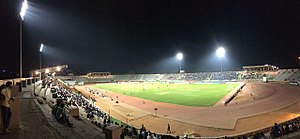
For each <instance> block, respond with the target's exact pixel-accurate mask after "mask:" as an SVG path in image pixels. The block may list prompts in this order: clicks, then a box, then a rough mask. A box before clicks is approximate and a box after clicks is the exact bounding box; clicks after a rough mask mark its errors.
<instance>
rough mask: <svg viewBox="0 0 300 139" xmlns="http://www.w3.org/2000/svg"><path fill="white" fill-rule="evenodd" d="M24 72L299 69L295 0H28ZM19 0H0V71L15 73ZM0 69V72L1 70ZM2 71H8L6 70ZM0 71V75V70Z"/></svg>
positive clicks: (299, 5)
mask: <svg viewBox="0 0 300 139" xmlns="http://www.w3.org/2000/svg"><path fill="white" fill-rule="evenodd" d="M28 2H29V9H28V11H27V14H26V16H25V20H24V23H23V29H24V30H23V35H24V39H23V41H24V46H23V49H24V51H23V55H24V56H23V61H24V64H23V65H24V73H28V71H29V70H32V69H37V68H39V47H40V44H41V43H44V45H45V49H44V52H43V67H45V66H52V65H59V64H68V65H69V67H70V69H71V70H74V71H75V72H77V73H86V72H91V71H111V72H113V73H132V72H134V73H154V72H177V71H178V70H179V61H178V60H176V58H175V55H176V53H177V52H179V51H180V52H182V53H183V54H184V59H183V61H182V67H183V69H185V70H186V72H199V71H218V70H219V67H220V60H219V59H218V58H216V56H215V50H216V49H217V47H218V46H219V45H221V46H224V48H225V49H226V58H225V59H223V60H222V62H223V65H224V69H225V70H238V69H241V68H242V66H244V65H258V64H273V65H276V66H279V67H280V68H293V67H299V65H300V64H299V63H300V61H297V57H298V56H300V1H299V0H251V1H250V0H240V1H224V0H220V1H214V0H207V1H204V0H203V1H202V0H180V1H176V0H166V1H165V0H157V1H155V0H148V1H144V0H63V1H62V0H29V1H28ZM20 6H21V1H18V0H1V1H0V27H1V29H0V46H1V48H0V50H1V54H0V59H1V61H0V63H1V64H0V65H1V66H0V69H1V70H2V69H5V70H7V72H10V71H11V72H13V74H17V73H18V71H19V17H18V13H19V9H20ZM0 72H1V71H0ZM7 72H6V73H7ZM2 74H3V73H2Z"/></svg>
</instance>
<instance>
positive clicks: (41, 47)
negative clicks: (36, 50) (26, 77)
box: [40, 44, 44, 80]
mask: <svg viewBox="0 0 300 139" xmlns="http://www.w3.org/2000/svg"><path fill="white" fill-rule="evenodd" d="M43 47H44V44H41V46H40V80H42V52H43Z"/></svg>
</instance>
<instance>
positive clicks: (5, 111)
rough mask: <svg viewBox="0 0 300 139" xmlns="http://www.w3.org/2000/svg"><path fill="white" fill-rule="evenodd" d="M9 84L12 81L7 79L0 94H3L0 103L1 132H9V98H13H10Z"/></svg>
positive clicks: (10, 84)
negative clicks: (0, 116)
mask: <svg viewBox="0 0 300 139" xmlns="http://www.w3.org/2000/svg"><path fill="white" fill-rule="evenodd" d="M11 86H12V82H10V81H8V82H6V84H5V87H4V88H3V89H2V90H1V94H2V95H3V96H4V99H3V101H2V103H1V111H2V119H3V132H4V133H9V131H8V126H9V122H10V117H11V111H10V105H9V103H10V100H14V99H13V98H11Z"/></svg>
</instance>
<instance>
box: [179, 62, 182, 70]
mask: <svg viewBox="0 0 300 139" xmlns="http://www.w3.org/2000/svg"><path fill="white" fill-rule="evenodd" d="M181 61H182V60H180V65H179V73H180V71H181Z"/></svg>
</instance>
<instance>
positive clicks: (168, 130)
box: [167, 124, 171, 134]
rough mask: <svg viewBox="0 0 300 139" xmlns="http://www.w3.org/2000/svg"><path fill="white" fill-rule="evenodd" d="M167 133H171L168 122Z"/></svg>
mask: <svg viewBox="0 0 300 139" xmlns="http://www.w3.org/2000/svg"><path fill="white" fill-rule="evenodd" d="M167 134H171V126H170V124H168V128H167Z"/></svg>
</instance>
